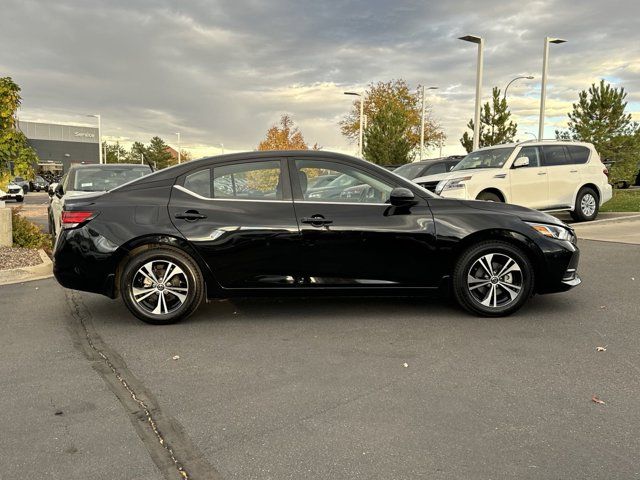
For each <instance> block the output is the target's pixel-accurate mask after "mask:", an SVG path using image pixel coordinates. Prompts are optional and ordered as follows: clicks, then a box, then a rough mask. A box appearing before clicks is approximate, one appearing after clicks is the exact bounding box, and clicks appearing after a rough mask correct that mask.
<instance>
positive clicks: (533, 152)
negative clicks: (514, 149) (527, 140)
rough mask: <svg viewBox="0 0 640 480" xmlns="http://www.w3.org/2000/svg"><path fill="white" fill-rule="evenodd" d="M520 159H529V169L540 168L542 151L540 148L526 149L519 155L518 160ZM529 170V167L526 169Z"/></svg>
mask: <svg viewBox="0 0 640 480" xmlns="http://www.w3.org/2000/svg"><path fill="white" fill-rule="evenodd" d="M520 157H527V158H528V159H529V165H528V166H529V167H539V166H540V163H541V162H540V149H539V148H538V147H524V148H522V149H521V150H520V153H518V156H517V157H516V160H517V159H518V158H520ZM524 168H527V167H524Z"/></svg>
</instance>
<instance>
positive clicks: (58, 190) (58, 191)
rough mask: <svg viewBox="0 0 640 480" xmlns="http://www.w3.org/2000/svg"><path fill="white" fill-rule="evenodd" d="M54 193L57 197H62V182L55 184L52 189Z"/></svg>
mask: <svg viewBox="0 0 640 480" xmlns="http://www.w3.org/2000/svg"><path fill="white" fill-rule="evenodd" d="M54 193H55V194H56V196H57V197H58V198H62V196H63V195H64V188H62V184H61V183H59V184H58V185H56V189H55V190H54Z"/></svg>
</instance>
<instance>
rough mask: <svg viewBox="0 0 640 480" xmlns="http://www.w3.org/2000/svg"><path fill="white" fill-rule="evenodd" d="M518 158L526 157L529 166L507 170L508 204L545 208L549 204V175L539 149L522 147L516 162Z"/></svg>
mask: <svg viewBox="0 0 640 480" xmlns="http://www.w3.org/2000/svg"><path fill="white" fill-rule="evenodd" d="M520 157H527V158H528V159H529V166H527V167H519V168H511V169H510V170H509V183H510V185H511V198H510V203H515V204H516V205H522V206H523V207H528V208H545V207H546V206H547V205H548V204H549V178H548V177H549V175H548V173H547V167H545V166H544V165H543V164H542V154H541V152H540V147H523V148H522V149H521V150H520V152H519V153H518V155H517V156H516V160H517V159H518V158H520Z"/></svg>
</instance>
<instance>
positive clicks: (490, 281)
mask: <svg viewBox="0 0 640 480" xmlns="http://www.w3.org/2000/svg"><path fill="white" fill-rule="evenodd" d="M534 283H535V279H534V271H533V267H532V266H531V262H530V261H529V259H528V258H527V256H526V254H525V253H524V252H523V251H522V250H521V249H519V248H517V247H515V246H513V245H511V244H510V243H506V242H502V241H499V240H489V241H484V242H481V243H479V244H477V245H475V246H473V247H471V248H469V249H468V250H466V251H465V252H464V253H463V254H462V255H461V256H460V258H459V259H458V262H457V263H456V266H455V269H454V273H453V294H454V296H455V298H456V300H457V302H458V304H459V305H460V306H461V307H463V308H464V309H466V310H467V311H469V312H471V313H473V314H476V315H481V316H484V317H501V316H506V315H510V314H512V313H513V312H515V311H516V310H518V309H520V308H521V307H522V306H523V305H524V304H525V302H526V301H527V300H528V299H529V297H531V294H532V293H533V286H534Z"/></svg>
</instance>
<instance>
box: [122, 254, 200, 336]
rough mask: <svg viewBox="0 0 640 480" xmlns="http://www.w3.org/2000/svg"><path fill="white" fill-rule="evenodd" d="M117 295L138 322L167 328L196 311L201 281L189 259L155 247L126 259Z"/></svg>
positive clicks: (184, 255) (197, 271) (198, 271)
mask: <svg viewBox="0 0 640 480" xmlns="http://www.w3.org/2000/svg"><path fill="white" fill-rule="evenodd" d="M120 292H121V296H122V300H123V301H124V303H125V305H126V306H127V308H128V309H129V310H130V311H131V313H133V314H134V315H135V316H136V317H138V318H139V319H140V320H142V321H143V322H147V323H152V324H156V325H166V324H169V323H175V322H178V321H180V320H183V319H185V318H187V317H188V316H189V315H191V314H192V313H193V312H194V311H195V310H196V309H197V308H198V306H199V305H200V303H201V302H202V299H203V297H204V280H203V278H202V273H201V272H200V269H199V268H198V266H197V265H196V263H195V261H194V260H193V259H192V258H191V257H189V256H188V255H186V254H185V253H183V252H182V251H180V250H177V249H174V248H168V247H158V248H152V249H150V250H145V251H143V252H141V253H139V254H137V255H135V256H134V257H132V258H130V259H129V261H128V262H127V264H126V266H125V267H124V270H123V272H122V275H121V279H120Z"/></svg>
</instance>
